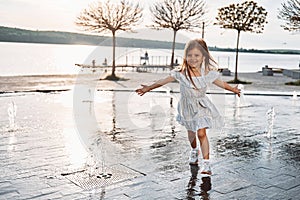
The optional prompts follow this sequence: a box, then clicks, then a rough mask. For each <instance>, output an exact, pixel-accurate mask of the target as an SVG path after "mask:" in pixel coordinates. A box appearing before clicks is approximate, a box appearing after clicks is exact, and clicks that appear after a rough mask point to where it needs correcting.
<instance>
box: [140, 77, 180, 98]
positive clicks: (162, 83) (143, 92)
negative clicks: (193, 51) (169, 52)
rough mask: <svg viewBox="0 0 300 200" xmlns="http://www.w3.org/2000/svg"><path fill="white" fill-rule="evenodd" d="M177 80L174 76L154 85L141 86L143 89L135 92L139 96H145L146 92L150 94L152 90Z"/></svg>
mask: <svg viewBox="0 0 300 200" xmlns="http://www.w3.org/2000/svg"><path fill="white" fill-rule="evenodd" d="M174 80H175V78H174V77H172V76H167V77H166V78H163V79H160V80H158V81H156V82H155V83H153V84H152V85H143V84H142V85H141V86H142V87H141V88H139V89H136V90H135V92H136V93H138V95H140V96H143V95H144V94H145V93H146V92H149V91H150V90H153V89H155V88H158V87H161V86H163V85H165V84H167V83H170V82H172V81H174Z"/></svg>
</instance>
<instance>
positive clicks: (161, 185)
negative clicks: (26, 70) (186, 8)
mask: <svg viewBox="0 0 300 200" xmlns="http://www.w3.org/2000/svg"><path fill="white" fill-rule="evenodd" d="M133 95H134V94H132V93H130V92H111V91H98V92H96V94H95V100H94V102H93V105H92V106H93V109H94V111H93V112H89V108H90V106H91V105H90V103H89V102H83V103H82V104H81V107H80V108H86V109H87V110H83V111H82V112H81V113H80V115H76V116H74V113H73V107H72V102H73V94H72V92H71V91H66V92H54V93H47V94H45V93H26V94H22V93H19V94H10V95H7V94H5V95H3V96H1V98H0V105H1V107H0V108H1V114H0V115H1V116H0V117H1V118H0V119H1V120H0V161H1V162H0V167H1V169H2V173H1V175H0V197H1V199H299V198H300V195H299V189H300V175H299V174H300V173H299V172H300V163H299V143H300V140H299V134H300V127H299V123H294V122H299V121H300V116H299V105H300V102H297V104H295V103H293V102H291V100H290V99H288V98H285V97H268V98H267V99H266V98H263V97H258V96H249V97H246V101H247V102H248V103H249V104H250V105H248V106H246V107H240V108H237V107H235V99H234V97H233V96H226V97H222V98H220V99H221V101H220V102H218V101H217V102H216V103H217V105H218V106H221V107H222V108H221V110H222V112H223V113H224V116H225V122H226V125H225V126H224V128H223V129H222V130H209V131H208V135H209V139H210V148H211V163H212V170H213V175H212V176H211V177H202V176H201V175H200V173H199V169H200V167H201V162H200V163H199V165H198V166H197V165H189V164H188V155H189V150H190V149H189V144H188V141H187V135H186V131H185V130H184V128H183V127H181V126H180V125H179V124H178V123H177V122H176V121H175V116H176V107H175V108H174V107H173V108H172V107H170V105H169V98H165V97H164V96H161V95H159V94H153V95H152V94H149V95H147V96H145V97H143V98H144V99H142V100H141V99H138V97H136V96H133ZM214 98H216V99H218V97H214ZM224 98H225V99H226V101H225V102H226V103H225V104H224V103H222V102H224V101H222V99H224ZM12 101H14V102H15V104H16V105H17V114H16V118H15V123H16V124H15V125H16V126H15V128H14V129H13V130H10V129H9V127H8V125H9V119H8V114H7V109H8V105H9V104H10V103H11V102H12ZM175 103H176V98H175V99H174V105H175ZM270 107H274V108H275V112H276V115H275V119H274V130H273V135H272V137H271V138H268V137H266V131H267V130H266V129H267V120H266V111H267V110H268V109H269V108H270ZM74 117H78V119H77V120H79V121H81V122H84V123H83V124H85V125H86V126H83V127H85V130H86V131H83V132H80V131H78V130H82V129H80V128H81V127H80V125H81V124H79V125H78V124H76V123H75V122H74V119H73V118H74ZM291 119H292V120H291ZM94 121H96V126H95V127H93V125H95V124H93V122H94ZM291 121H292V122H291ZM91 154H93V156H91ZM120 165H122V166H124V167H125V168H126V169H128V171H130V172H138V173H139V174H142V175H141V176H130V177H126V178H124V179H122V181H120V182H118V181H116V182H114V183H113V184H104V186H103V185H101V186H100V187H96V188H93V190H87V189H84V188H82V187H79V186H78V185H76V184H74V182H72V181H70V179H68V178H66V176H62V173H71V172H76V171H78V169H83V170H87V169H88V167H90V168H93V167H102V166H105V167H108V168H110V167H112V166H120ZM94 172H95V171H94ZM94 172H93V173H94ZM120 173H121V172H120ZM111 174H112V176H114V174H115V173H114V171H112V172H111ZM98 176H101V173H99V174H98Z"/></svg>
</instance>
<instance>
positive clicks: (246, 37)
mask: <svg viewBox="0 0 300 200" xmlns="http://www.w3.org/2000/svg"><path fill="white" fill-rule="evenodd" d="M113 1H117V0H113ZM132 1H134V2H139V3H140V5H141V7H143V8H144V20H143V23H142V24H141V25H140V26H139V27H136V29H137V30H138V32H139V33H138V34H131V35H132V37H143V38H148V39H154V40H170V41H171V40H172V37H171V36H172V35H171V33H170V32H161V31H144V30H145V26H144V25H146V24H148V25H149V24H150V23H151V17H150V11H149V9H148V8H149V6H150V5H151V4H152V3H153V2H156V1H159V0H155V1H154V0H153V1H152V0H132ZM286 1H287V0H256V2H257V3H258V4H259V5H260V6H263V7H264V8H265V9H266V10H267V11H268V17H267V20H268V24H267V25H266V26H265V31H264V33H263V34H254V33H248V32H242V33H241V38H240V47H243V48H255V49H300V34H299V33H298V34H295V33H290V32H288V31H284V30H283V29H282V28H281V27H280V24H282V23H283V22H281V21H280V20H279V19H277V14H278V9H279V8H280V7H281V3H282V2H286ZM92 2H95V0H0V16H1V17H0V25H1V26H9V27H17V28H25V29H31V30H56V31H68V32H80V29H79V27H76V25H75V24H74V21H75V19H76V16H78V15H79V14H80V12H81V10H82V9H84V8H87V7H88V5H89V4H90V3H92ZM238 2H239V3H241V2H243V1H238V0H207V1H206V4H207V8H208V13H207V17H208V18H209V19H210V20H211V21H212V22H214V21H215V17H216V15H217V9H218V8H220V7H223V6H228V5H229V4H231V3H238ZM149 32H150V34H149ZM119 36H125V34H123V33H121V32H120V34H119ZM236 36H237V31H235V30H227V29H221V28H219V27H217V26H214V25H212V24H210V25H208V26H207V27H206V30H205V40H206V41H207V43H208V45H209V46H218V47H230V48H234V47H235V45H236ZM197 37H201V35H200V34H199V33H188V32H183V31H180V32H179V33H178V40H181V39H182V41H184V40H185V39H186V38H197ZM183 38H184V39H183Z"/></svg>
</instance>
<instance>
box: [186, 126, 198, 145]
mask: <svg viewBox="0 0 300 200" xmlns="http://www.w3.org/2000/svg"><path fill="white" fill-rule="evenodd" d="M188 138H189V141H190V144H191V147H192V148H193V149H195V148H196V147H197V137H196V133H195V132H193V131H191V130H188Z"/></svg>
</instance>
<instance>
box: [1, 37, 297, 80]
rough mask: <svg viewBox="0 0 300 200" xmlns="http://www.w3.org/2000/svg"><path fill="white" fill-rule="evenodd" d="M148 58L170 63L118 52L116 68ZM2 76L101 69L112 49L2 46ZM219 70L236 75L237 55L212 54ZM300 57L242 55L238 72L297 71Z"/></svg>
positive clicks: (164, 60) (137, 51)
mask: <svg viewBox="0 0 300 200" xmlns="http://www.w3.org/2000/svg"><path fill="white" fill-rule="evenodd" d="M146 51H147V52H148V54H149V60H148V61H147V62H149V64H155V65H165V64H168V63H169V61H170V57H171V56H170V55H171V53H170V50H168V49H142V48H125V47H117V48H116V64H128V65H139V64H143V63H144V62H145V60H141V59H140V57H142V56H144V54H145V52H146ZM0 54H1V61H0V75H1V76H9V75H36V74H43V75H47V74H77V73H78V71H79V67H77V66H75V64H91V63H92V61H93V60H95V63H96V65H102V63H103V62H104V59H105V58H106V59H107V61H108V62H107V63H108V65H109V64H111V62H112V56H111V55H112V47H105V46H87V45H62V44H32V43H9V42H0ZM211 54H212V56H213V57H214V59H215V60H216V61H217V62H218V63H219V67H220V68H229V69H230V70H232V71H234V66H235V53H234V52H220V51H211ZM182 55H183V50H176V52H175V58H177V60H178V62H179V63H181V62H182V57H181V56H182ZM299 62H300V56H299V55H284V54H258V53H239V65H238V66H239V68H238V70H239V72H256V71H260V70H261V68H262V67H264V66H265V65H268V66H269V67H279V68H286V69H298V67H299Z"/></svg>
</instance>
